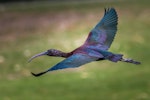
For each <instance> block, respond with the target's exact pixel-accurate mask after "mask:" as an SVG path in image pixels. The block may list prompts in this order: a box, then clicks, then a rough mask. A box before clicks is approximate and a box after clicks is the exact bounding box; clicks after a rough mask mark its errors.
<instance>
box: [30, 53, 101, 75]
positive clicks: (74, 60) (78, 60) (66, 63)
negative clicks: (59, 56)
mask: <svg viewBox="0 0 150 100" xmlns="http://www.w3.org/2000/svg"><path fill="white" fill-rule="evenodd" d="M97 59H98V58H97V57H92V56H89V55H86V54H81V53H76V54H73V55H72V56H70V57H68V58H66V59H64V60H63V61H61V62H59V63H58V64H56V65H55V66H53V67H52V68H50V69H48V70H46V71H44V72H41V73H38V74H34V73H32V75H34V76H40V75H43V74H45V73H47V72H49V71H54V70H59V69H65V68H75V67H79V66H81V65H84V64H86V63H90V62H92V61H96V60H97Z"/></svg>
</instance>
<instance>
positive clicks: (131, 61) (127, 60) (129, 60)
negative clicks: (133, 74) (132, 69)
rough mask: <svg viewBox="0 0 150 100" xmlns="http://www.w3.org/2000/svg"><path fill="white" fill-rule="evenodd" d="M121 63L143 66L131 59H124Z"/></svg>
mask: <svg viewBox="0 0 150 100" xmlns="http://www.w3.org/2000/svg"><path fill="white" fill-rule="evenodd" d="M120 61H123V62H127V63H133V64H136V65H138V64H141V62H138V61H135V60H133V59H130V58H122V59H121V60H120Z"/></svg>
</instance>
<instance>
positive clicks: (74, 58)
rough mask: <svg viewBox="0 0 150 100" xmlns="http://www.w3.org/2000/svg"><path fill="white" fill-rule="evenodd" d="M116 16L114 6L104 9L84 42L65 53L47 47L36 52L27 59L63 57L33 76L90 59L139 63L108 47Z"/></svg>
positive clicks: (70, 66)
mask: <svg viewBox="0 0 150 100" xmlns="http://www.w3.org/2000/svg"><path fill="white" fill-rule="evenodd" d="M117 24H118V16H117V12H116V10H115V9H114V8H108V9H105V13H104V16H103V18H102V19H101V21H100V22H99V23H98V24H97V25H96V26H95V27H94V28H93V29H92V30H91V32H90V33H89V35H88V37H87V39H86V41H85V43H84V44H83V45H81V46H80V47H78V48H77V49H75V50H73V51H71V52H69V53H65V52H62V51H59V50H55V49H49V50H47V51H46V52H42V53H39V54H36V55H35V56H33V57H31V58H30V59H29V62H30V61H31V60H33V59H34V58H36V57H39V56H43V55H48V56H55V57H64V58H66V59H64V60H63V61H61V62H59V63H58V64H56V65H55V66H53V67H51V68H50V69H48V70H46V71H44V72H41V73H38V74H34V73H32V75H34V76H40V75H43V74H45V73H47V72H49V71H54V70H58V69H65V68H75V67H79V66H81V65H84V64H86V63H90V62H92V61H100V60H109V61H112V62H118V61H122V62H127V63H133V64H140V62H138V61H135V60H133V59H125V58H123V55H122V54H114V53H112V52H109V51H108V49H109V48H110V45H111V44H112V42H113V39H114V37H115V34H116V31H117Z"/></svg>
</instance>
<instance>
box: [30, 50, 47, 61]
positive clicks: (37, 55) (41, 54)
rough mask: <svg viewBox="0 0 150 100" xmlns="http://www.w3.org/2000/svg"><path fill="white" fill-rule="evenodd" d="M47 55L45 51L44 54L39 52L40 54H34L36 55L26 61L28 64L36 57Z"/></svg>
mask: <svg viewBox="0 0 150 100" xmlns="http://www.w3.org/2000/svg"><path fill="white" fill-rule="evenodd" d="M47 54H48V52H47V51H46V52H41V53H39V54H36V55H34V56H32V57H31V58H30V59H29V60H28V62H31V61H32V60H33V59H35V58H37V57H40V56H44V55H47Z"/></svg>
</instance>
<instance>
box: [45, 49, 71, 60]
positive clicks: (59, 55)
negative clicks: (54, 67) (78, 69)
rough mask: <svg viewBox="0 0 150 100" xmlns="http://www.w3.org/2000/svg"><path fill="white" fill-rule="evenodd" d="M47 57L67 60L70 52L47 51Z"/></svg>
mask: <svg viewBox="0 0 150 100" xmlns="http://www.w3.org/2000/svg"><path fill="white" fill-rule="evenodd" d="M47 55H48V56H55V57H64V58H67V57H69V56H71V55H72V52H70V53H65V52H62V51H59V50H54V49H53V50H48V54H47Z"/></svg>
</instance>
